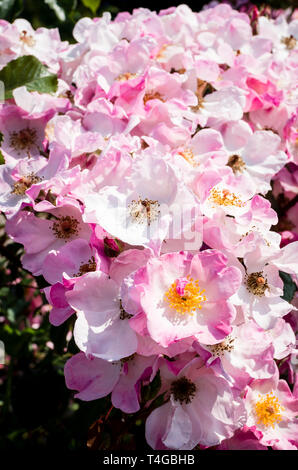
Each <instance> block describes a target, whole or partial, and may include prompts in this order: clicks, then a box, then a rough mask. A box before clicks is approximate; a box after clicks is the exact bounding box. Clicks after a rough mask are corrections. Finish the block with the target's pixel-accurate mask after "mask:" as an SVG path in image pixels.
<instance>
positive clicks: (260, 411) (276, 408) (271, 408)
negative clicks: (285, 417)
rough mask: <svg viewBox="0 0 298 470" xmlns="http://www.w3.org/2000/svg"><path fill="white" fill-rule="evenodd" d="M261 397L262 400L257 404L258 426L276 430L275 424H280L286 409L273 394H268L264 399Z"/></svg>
mask: <svg viewBox="0 0 298 470" xmlns="http://www.w3.org/2000/svg"><path fill="white" fill-rule="evenodd" d="M259 397H260V400H259V401H258V402H257V403H256V404H255V412H256V415H257V418H258V424H263V425H264V426H266V427H268V426H271V427H272V428H274V426H275V423H279V422H280V421H281V420H282V415H281V411H283V410H284V407H283V406H281V404H280V403H279V401H278V398H277V397H276V396H275V395H273V392H270V393H267V394H266V395H265V396H263V397H262V396H261V395H259Z"/></svg>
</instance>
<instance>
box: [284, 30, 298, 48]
mask: <svg viewBox="0 0 298 470" xmlns="http://www.w3.org/2000/svg"><path fill="white" fill-rule="evenodd" d="M280 42H281V43H282V44H284V45H285V46H286V48H287V49H288V50H289V51H290V50H292V49H294V47H295V46H296V44H297V39H296V38H294V36H293V35H292V34H291V36H288V37H283V38H281V41H280Z"/></svg>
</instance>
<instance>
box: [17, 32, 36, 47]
mask: <svg viewBox="0 0 298 470" xmlns="http://www.w3.org/2000/svg"><path fill="white" fill-rule="evenodd" d="M20 41H22V42H23V43H24V44H26V46H29V47H33V46H35V44H36V41H35V39H34V37H33V36H31V34H28V33H27V31H25V30H24V31H22V33H21V34H20Z"/></svg>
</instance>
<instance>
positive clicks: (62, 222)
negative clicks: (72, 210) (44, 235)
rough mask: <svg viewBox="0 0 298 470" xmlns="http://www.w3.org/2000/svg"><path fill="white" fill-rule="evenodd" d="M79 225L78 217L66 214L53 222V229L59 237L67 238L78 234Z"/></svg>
mask: <svg viewBox="0 0 298 470" xmlns="http://www.w3.org/2000/svg"><path fill="white" fill-rule="evenodd" d="M78 227H79V221H78V220H77V219H75V218H74V217H72V216H69V215H65V216H62V217H60V218H59V219H58V220H57V221H55V222H54V223H53V226H52V230H53V232H54V234H55V236H56V237H57V238H62V239H64V240H66V239H68V238H70V237H72V236H76V235H78V233H79V230H78Z"/></svg>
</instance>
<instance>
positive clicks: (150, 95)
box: [143, 91, 165, 104]
mask: <svg viewBox="0 0 298 470" xmlns="http://www.w3.org/2000/svg"><path fill="white" fill-rule="evenodd" d="M150 100H160V101H163V102H164V101H165V99H164V98H163V97H162V96H161V94H160V93H159V92H158V91H148V92H147V93H146V94H145V96H144V98H143V101H144V104H146V103H147V101H150Z"/></svg>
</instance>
